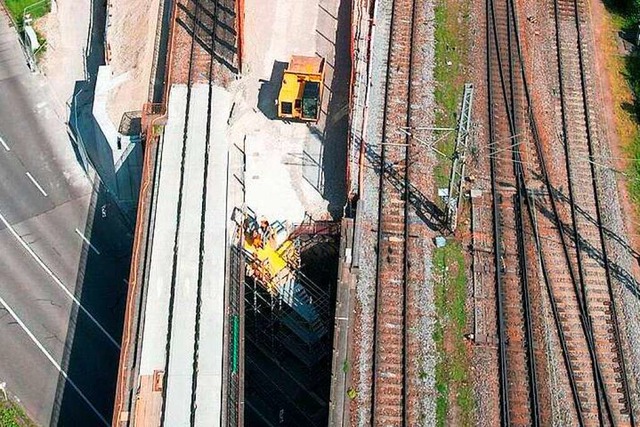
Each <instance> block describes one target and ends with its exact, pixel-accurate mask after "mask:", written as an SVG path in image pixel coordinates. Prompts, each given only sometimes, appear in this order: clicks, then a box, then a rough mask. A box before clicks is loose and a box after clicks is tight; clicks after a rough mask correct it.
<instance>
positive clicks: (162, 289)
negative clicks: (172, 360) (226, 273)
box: [140, 86, 187, 375]
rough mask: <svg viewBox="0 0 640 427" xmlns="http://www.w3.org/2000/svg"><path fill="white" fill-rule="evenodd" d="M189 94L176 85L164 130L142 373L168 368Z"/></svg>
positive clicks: (143, 341) (147, 373)
mask: <svg viewBox="0 0 640 427" xmlns="http://www.w3.org/2000/svg"><path fill="white" fill-rule="evenodd" d="M186 93H187V88H186V86H174V87H173V88H172V89H171V93H170V95H169V112H168V113H169V119H168V122H167V126H166V128H165V133H164V141H163V150H162V160H161V164H160V178H159V179H160V184H159V187H158V192H159V197H158V204H157V207H156V225H155V229H154V235H153V249H152V253H151V268H150V271H149V278H148V281H147V286H148V296H147V301H146V307H145V324H144V333H143V338H142V355H141V361H140V375H153V371H154V370H156V369H160V370H164V368H165V346H166V341H167V339H166V338H167V327H168V313H169V294H170V288H171V270H172V267H173V261H172V260H173V246H174V239H175V232H176V210H177V205H178V186H179V183H180V161H181V157H182V134H183V132H184V116H185V111H186V107H187V105H186V99H187V97H186Z"/></svg>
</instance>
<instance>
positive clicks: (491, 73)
mask: <svg viewBox="0 0 640 427" xmlns="http://www.w3.org/2000/svg"><path fill="white" fill-rule="evenodd" d="M513 16H514V14H513V11H512V9H511V5H510V3H509V2H508V1H499V0H498V1H493V0H490V1H488V2H487V19H488V22H487V65H488V67H487V73H488V83H489V86H488V88H489V90H488V95H489V96H488V103H489V104H488V111H489V135H490V156H491V158H490V166H491V187H492V194H493V200H494V203H493V222H494V255H495V264H496V265H495V278H496V285H497V289H496V296H497V299H498V301H497V302H498V309H497V316H498V319H497V320H498V336H499V358H500V394H501V408H502V409H501V420H502V424H503V425H523V426H524V425H539V424H540V416H539V404H538V391H537V378H536V366H535V365H536V360H535V357H534V354H533V350H534V343H533V316H532V309H531V303H530V301H531V297H530V286H529V279H530V277H529V274H530V273H529V272H528V270H529V269H528V268H527V267H528V266H529V260H528V254H527V249H526V247H525V245H526V244H527V241H528V237H526V235H525V225H524V219H525V216H524V215H525V211H526V208H525V201H526V197H527V194H526V186H525V178H524V172H523V167H522V158H521V154H520V144H522V143H524V139H525V136H523V135H521V127H523V125H524V123H521V122H522V119H521V114H519V113H520V112H521V111H522V107H523V105H524V102H523V101H524V97H523V93H522V90H521V86H522V85H521V80H520V77H519V76H520V73H519V71H520V70H519V68H518V65H517V61H516V58H517V49H516V44H515V37H514V32H515V26H514V20H513ZM533 271H535V270H533Z"/></svg>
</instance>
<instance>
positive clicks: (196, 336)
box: [161, 0, 217, 426]
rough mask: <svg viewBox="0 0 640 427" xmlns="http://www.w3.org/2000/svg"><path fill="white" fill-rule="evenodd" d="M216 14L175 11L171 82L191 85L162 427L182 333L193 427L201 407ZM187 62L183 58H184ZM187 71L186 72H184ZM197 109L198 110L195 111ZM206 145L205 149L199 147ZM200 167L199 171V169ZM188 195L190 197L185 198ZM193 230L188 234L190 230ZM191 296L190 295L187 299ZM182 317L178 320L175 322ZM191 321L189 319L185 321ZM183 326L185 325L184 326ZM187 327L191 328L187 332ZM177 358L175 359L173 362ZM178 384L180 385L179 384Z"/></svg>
mask: <svg viewBox="0 0 640 427" xmlns="http://www.w3.org/2000/svg"><path fill="white" fill-rule="evenodd" d="M216 14H217V2H216V1H212V0H182V1H179V2H178V3H177V5H176V9H175V18H174V19H175V20H176V24H177V25H175V26H174V31H175V34H174V35H173V37H174V42H173V46H172V48H173V49H174V52H173V54H174V61H175V62H174V64H171V66H172V67H174V68H173V73H172V79H171V81H170V82H169V85H172V84H176V83H178V84H180V83H182V84H186V109H185V116H184V128H183V136H182V141H181V143H182V146H181V161H180V162H181V163H180V182H179V191H178V198H177V210H176V231H175V237H174V251H173V264H172V265H173V267H172V275H171V288H170V296H169V313H168V328H167V338H166V356H165V358H166V359H165V360H166V362H165V370H164V377H163V387H162V392H163V399H162V409H161V411H162V412H161V425H165V424H166V412H167V401H168V393H169V388H170V387H172V384H171V383H170V380H169V378H170V377H171V375H172V373H173V369H174V367H175V366H176V365H179V364H182V363H181V361H182V357H178V356H177V355H176V354H174V353H175V352H172V350H173V349H172V338H173V337H174V336H176V335H177V334H189V333H192V334H193V340H192V343H193V346H192V350H191V355H190V356H191V357H190V359H191V361H192V364H191V367H192V369H191V381H190V384H191V387H190V391H191V396H190V416H189V420H190V421H189V422H190V425H192V426H193V425H195V424H196V409H197V401H196V399H197V387H198V368H199V354H200V353H199V350H200V347H199V341H200V332H201V328H200V320H201V306H202V284H203V258H204V245H205V213H206V207H207V176H208V163H209V139H210V138H209V137H210V124H211V100H212V99H211V98H212V85H211V83H212V82H211V76H212V70H213V66H214V56H213V54H212V52H213V51H214V43H215V39H214V37H213V34H215V28H216V19H215V18H214V17H215V16H216ZM187 52H188V55H186V58H185V57H184V56H185V54H186V53H187ZM181 64H186V65H187V67H186V70H183V69H182V68H181V67H180V65H181ZM185 71H186V72H185ZM202 83H206V84H207V86H208V97H207V106H206V108H207V116H206V128H205V129H206V131H205V132H206V133H205V135H204V142H203V141H201V140H200V141H198V140H194V139H195V137H194V135H193V134H192V131H193V129H192V126H193V125H192V124H191V123H190V112H191V108H192V104H194V102H195V101H196V99H194V100H192V92H193V90H192V89H193V86H194V85H198V84H202ZM196 108H197V107H196ZM168 142H169V143H177V141H168ZM198 146H201V147H198ZM199 152H203V154H204V156H203V159H202V164H203V176H202V178H200V177H198V178H197V179H202V187H201V189H200V194H199V199H196V197H195V196H193V195H192V196H189V194H191V193H189V192H187V191H186V188H185V182H186V180H187V176H188V175H189V173H188V172H187V171H186V167H187V164H188V163H190V162H188V161H187V157H191V156H194V155H195V154H194V153H199ZM197 169H199V168H196V170H197ZM185 193H189V194H185ZM194 200H199V203H200V206H199V207H200V217H199V219H200V221H199V236H198V245H197V248H198V249H197V259H198V264H197V271H196V272H195V273H196V275H197V277H195V278H192V277H191V276H190V274H192V273H194V272H193V271H190V273H189V272H186V269H183V270H184V271H179V270H180V269H179V260H178V258H179V256H180V255H181V254H182V256H185V255H184V254H185V252H186V251H189V250H190V249H188V247H189V246H192V245H193V244H194V243H195V242H193V239H191V237H192V235H193V234H194V233H193V231H194V229H193V227H194V225H193V224H188V223H183V221H182V217H183V216H184V210H185V209H189V208H192V207H194V206H193V204H194V203H193V201H194ZM187 229H188V230H187ZM192 279H195V282H196V283H195V295H193V293H192V292H187V293H185V291H184V288H185V287H186V286H189V281H190V280H192ZM187 294H188V295H187ZM185 315H186V316H191V315H193V316H194V318H189V319H185V318H184V316H185ZM175 317H178V319H179V320H178V321H176V320H175V319H174V318H175ZM185 320H186V321H185ZM183 322H184V323H183ZM192 325H193V326H194V329H193V330H192V331H189V330H188V329H190V326H192ZM185 329H186V330H185ZM188 351H189V349H183V350H182V353H181V355H182V356H184V355H185V354H186V353H185V352H188ZM173 358H175V360H172V359H173ZM176 384H178V383H176ZM175 387H179V385H176V386H175Z"/></svg>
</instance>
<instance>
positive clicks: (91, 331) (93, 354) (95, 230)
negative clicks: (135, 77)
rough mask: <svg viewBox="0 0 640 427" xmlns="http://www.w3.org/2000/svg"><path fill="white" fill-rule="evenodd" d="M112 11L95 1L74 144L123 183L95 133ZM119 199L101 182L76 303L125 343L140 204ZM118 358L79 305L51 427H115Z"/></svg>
mask: <svg viewBox="0 0 640 427" xmlns="http://www.w3.org/2000/svg"><path fill="white" fill-rule="evenodd" d="M105 6H106V3H104V2H101V1H97V0H94V1H93V2H92V6H91V8H92V14H93V19H92V23H93V24H92V28H91V29H90V31H89V34H88V35H87V49H86V52H87V56H86V58H85V61H86V70H87V79H86V80H84V81H78V82H76V85H75V89H74V96H73V97H72V100H71V104H70V117H69V124H70V127H71V128H72V129H73V130H74V133H75V134H74V135H70V139H71V142H72V145H73V147H74V150H75V152H76V157H77V158H78V161H79V162H80V163H81V164H82V166H83V167H84V168H85V170H87V169H90V167H89V166H88V164H87V163H88V161H87V158H89V159H91V161H90V163H92V164H93V165H94V166H95V167H96V168H97V170H98V172H99V173H100V175H101V176H102V177H103V179H104V177H105V176H106V177H107V178H108V177H110V176H113V177H116V173H115V167H114V166H113V161H112V160H111V161H109V162H106V161H100V160H102V159H105V158H106V159H111V152H110V150H109V147H105V146H104V145H105V144H102V143H101V142H98V141H102V139H104V137H103V136H102V135H96V127H95V125H94V119H93V115H92V102H93V92H94V89H95V81H96V78H97V75H98V68H99V67H100V66H101V65H103V64H104V50H103V46H104V39H103V34H104V26H105V12H106V10H105ZM98 136H100V138H102V139H100V138H98ZM78 142H82V144H80V145H79V144H78ZM105 143H106V142H105ZM101 150H102V151H101ZM106 150H108V151H106ZM105 155H108V156H109V157H105ZM105 165H107V166H106V167H105ZM114 197H115V195H114V194H112V193H111V192H110V191H109V189H108V187H107V186H105V185H104V184H102V183H101V182H100V181H99V180H97V179H94V190H93V194H92V198H91V204H90V206H89V209H88V214H87V221H86V225H85V231H84V234H85V236H87V238H88V239H89V240H90V242H91V243H90V244H87V243H85V245H84V247H83V249H82V254H81V257H80V262H79V265H78V275H77V280H76V286H75V297H76V298H77V299H78V300H79V301H80V303H81V305H82V306H83V307H84V308H85V309H86V311H88V312H89V313H91V315H92V316H93V317H94V318H95V319H96V320H97V322H98V323H99V324H100V325H101V326H102V328H104V330H105V331H106V332H107V333H108V334H109V335H110V336H111V337H112V338H113V340H115V342H117V343H118V345H119V344H120V339H121V335H122V326H123V325H122V323H123V319H124V309H125V302H126V296H127V290H128V284H127V279H128V277H129V267H130V260H131V248H132V232H133V226H134V224H133V222H134V221H135V207H136V205H137V203H136V200H129V201H128V203H126V204H125V205H126V209H128V212H124V211H123V210H122V209H121V205H122V204H120V205H119V204H116V203H115V201H114ZM119 356H120V352H119V348H118V347H117V346H116V345H115V344H114V343H113V342H111V341H110V340H109V338H108V337H107V335H106V334H105V333H104V332H102V331H100V329H99V328H98V326H97V325H96V324H95V323H94V321H92V320H91V319H90V318H89V317H88V316H87V314H86V313H85V312H83V311H80V310H79V309H78V308H77V307H75V308H74V310H73V311H72V313H71V316H70V319H69V329H68V331H67V336H66V341H65V351H64V354H63V357H62V363H61V365H62V368H63V369H64V370H65V371H66V373H67V374H68V378H69V379H70V380H68V379H66V378H65V377H63V376H62V375H60V376H59V378H58V386H57V390H56V396H55V401H54V408H53V413H52V417H51V422H50V425H51V426H83V427H84V426H94V425H95V426H99V425H104V424H105V423H104V420H106V421H107V423H108V424H109V425H110V423H111V417H112V411H113V399H114V395H115V386H116V381H117V373H118V363H119ZM71 382H73V385H72V384H71ZM76 387H77V389H76ZM78 390H79V391H78ZM80 393H82V395H81V394H80ZM83 396H84V397H83ZM85 398H86V400H85ZM87 401H88V402H87ZM100 417H102V418H103V420H101V418H100Z"/></svg>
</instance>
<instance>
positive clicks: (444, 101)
mask: <svg viewBox="0 0 640 427" xmlns="http://www.w3.org/2000/svg"><path fill="white" fill-rule="evenodd" d="M452 4H453V5H454V7H452ZM461 14H462V15H463V16H464V11H462V10H460V6H459V5H458V3H456V2H451V1H446V0H439V1H438V4H437V5H436V9H435V18H436V28H435V39H436V42H435V47H436V51H435V68H434V77H435V79H436V81H437V84H436V88H435V99H436V104H437V106H438V108H437V109H436V126H438V127H448V128H455V127H456V125H457V121H458V109H459V104H460V100H461V99H462V92H463V90H464V80H463V79H462V75H463V58H465V56H466V54H467V53H468V52H467V49H466V46H465V44H464V40H465V37H466V31H465V30H464V29H463V28H462V27H461V26H460V24H459V23H458V16H459V15H461ZM455 138H456V135H455V132H451V133H449V135H447V136H446V137H445V138H443V139H442V140H441V141H440V142H439V143H438V147H437V148H438V150H439V151H441V152H442V153H444V154H445V155H447V156H451V155H452V154H453V150H454V148H455ZM439 160H440V161H439V162H438V165H437V166H436V170H435V178H436V185H437V186H438V188H441V187H447V186H448V183H449V173H450V170H451V161H450V160H448V159H444V158H442V157H441V156H439Z"/></svg>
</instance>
